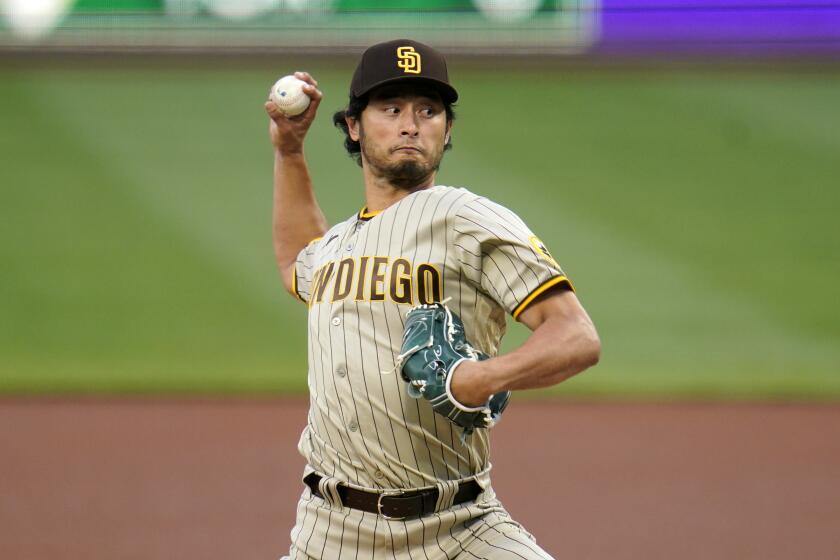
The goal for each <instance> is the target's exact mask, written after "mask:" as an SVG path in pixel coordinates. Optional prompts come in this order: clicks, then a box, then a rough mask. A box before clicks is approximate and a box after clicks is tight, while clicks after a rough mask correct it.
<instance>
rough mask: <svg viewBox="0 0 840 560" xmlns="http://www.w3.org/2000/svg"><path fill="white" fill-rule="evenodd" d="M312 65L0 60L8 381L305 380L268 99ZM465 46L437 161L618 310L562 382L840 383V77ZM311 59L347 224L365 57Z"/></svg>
mask: <svg viewBox="0 0 840 560" xmlns="http://www.w3.org/2000/svg"><path fill="white" fill-rule="evenodd" d="M303 65H304V64H303V63H301V62H300V61H295V60H283V59H280V60H277V61H275V62H274V63H273V64H271V65H268V64H265V63H251V64H248V65H245V64H243V65H234V64H227V65H224V67H222V68H221V69H214V68H211V67H210V66H209V64H207V63H203V64H197V65H194V66H186V65H184V64H180V65H177V66H167V65H165V64H163V63H154V62H149V61H146V62H143V63H134V64H129V65H128V66H125V67H122V68H121V69H116V68H117V66H116V65H110V66H102V65H98V66H97V65H93V66H91V65H90V64H88V63H76V64H74V65H65V66H61V65H58V64H57V63H52V64H50V65H48V66H44V65H42V66H33V67H29V68H27V67H23V66H21V65H20V64H15V65H12V64H8V63H7V64H5V65H2V66H0V157H2V165H1V166H0V224H2V225H0V228H1V229H0V234H2V235H0V256H2V272H0V306H1V307H0V355H2V359H1V360H0V393H6V394H21V393H103V392H104V393H123V392H126V393H169V392H176V393H185V392H189V393H216V392H230V393H259V392H264V391H294V392H301V391H305V388H306V382H305V377H306V373H305V372H306V351H305V328H304V320H305V313H306V309H305V307H304V306H303V305H302V304H300V303H297V302H296V301H294V300H292V299H291V298H290V297H288V296H287V295H286V294H285V293H284V291H283V289H282V286H281V284H280V282H279V279H278V276H277V274H276V272H275V268H274V264H273V260H272V249H271V240H270V204H271V165H272V158H271V149H270V146H269V143H268V140H267V134H266V126H267V123H266V117H265V115H264V113H263V111H262V102H263V99H264V98H265V96H266V92H267V89H268V87H269V86H270V85H271V83H272V81H273V80H274V79H275V78H276V77H277V76H278V75H280V74H282V73H286V71H288V70H292V69H295V68H297V67H301V66H303ZM451 66H452V68H451V72H452V75H453V79H454V80H455V83H456V85H457V86H458V87H459V90H460V91H461V102H460V103H459V107H458V118H457V122H456V128H455V133H454V138H453V140H454V145H455V147H454V149H453V150H452V151H451V152H450V153H449V154H448V155H447V156H446V158H445V159H444V166H443V168H442V170H441V174H440V177H439V179H440V182H441V183H445V184H450V185H457V186H466V187H468V188H470V189H471V190H474V191H477V192H480V193H483V194H486V195H487V196H489V197H491V198H493V199H495V200H497V201H499V202H501V203H503V204H506V205H508V206H510V207H511V208H513V209H515V210H516V211H517V212H518V213H519V214H520V215H521V216H522V217H523V218H524V219H525V220H526V221H527V222H528V223H529V224H530V225H531V227H532V228H533V229H534V230H535V232H536V233H537V235H539V236H540V237H541V238H542V239H543V240H544V241H545V242H546V243H547V245H548V247H549V248H550V249H551V251H552V253H553V254H554V255H555V256H556V257H557V259H558V260H559V261H560V262H561V264H563V265H564V268H565V269H566V271H567V273H568V274H569V275H570V276H571V277H572V279H573V280H574V281H575V283H576V286H577V288H578V293H579V297H580V298H581V300H582V301H583V303H584V305H585V306H586V307H587V309H588V310H589V311H590V314H591V315H592V317H593V319H594V320H595V322H596V325H597V326H598V327H599V330H600V334H601V337H602V340H603V357H602V362H601V364H600V365H599V366H598V367H597V368H596V369H595V370H592V371H591V372H587V373H586V374H584V375H582V376H580V377H579V378H575V379H573V380H571V381H569V382H567V383H564V384H561V385H559V386H557V387H556V388H554V389H553V390H551V391H550V392H551V393H556V394H559V395H568V396H575V397H579V396H609V397H617V398H618V397H631V398H636V397H652V398H663V397H665V398H670V397H712V398H768V397H769V398H809V399H836V398H838V397H840V343H838V342H840V303H838V299H836V297H837V296H836V294H835V292H836V284H837V281H838V278H840V227H838V225H837V224H838V215H840V164H838V162H840V135H838V134H837V130H836V123H837V122H838V121H840V106H838V104H837V99H838V98H840V75H814V74H788V75H785V74H778V75H771V74H766V73H765V74H746V75H745V74H736V73H733V72H729V73H714V72H708V71H707V72H704V73H702V74H698V73H694V74H690V73H675V72H667V73H666V72H649V73H642V72H638V73H623V74H616V73H612V74H607V73H594V72H588V73H587V72H580V71H578V72H564V71H559V70H545V69H540V68H536V67H535V68H532V69H531V70H528V71H519V72H515V71H513V70H510V69H508V70H500V71H497V72H496V73H493V74H491V73H489V72H488V71H487V70H486V69H485V70H482V69H479V68H471V67H469V66H465V65H463V64H452V65H451ZM306 67H307V68H308V69H310V70H311V71H312V72H313V74H315V75H316V76H317V77H318V78H319V80H320V82H321V85H322V89H323V90H324V92H325V93H326V99H325V101H324V104H323V105H322V113H321V115H320V119H319V120H318V121H317V122H316V124H315V126H314V128H313V130H312V132H311V134H310V138H309V140H308V145H307V154H308V157H309V162H310V165H311V168H312V172H313V176H314V179H315V181H316V187H317V190H318V193H319V200H320V202H321V204H322V206H323V208H324V210H325V212H326V214H327V216H328V218H329V219H330V220H331V221H333V222H334V221H337V220H340V219H344V218H346V217H347V216H348V215H350V214H351V213H353V212H355V211H357V210H358V209H359V207H361V205H362V204H363V202H364V201H363V199H362V186H361V175H360V173H359V171H358V168H356V166H355V164H354V163H353V162H352V161H351V160H349V159H348V158H347V157H346V156H345V155H344V153H343V149H342V147H341V138H340V136H339V133H338V132H337V131H335V130H334V129H332V127H331V125H330V119H329V116H330V114H331V112H332V111H333V110H335V109H338V108H339V107H340V106H342V104H343V102H344V101H345V99H346V93H345V92H346V89H347V83H348V82H349V72H350V71H351V70H352V63H351V62H348V63H347V64H346V65H344V67H342V69H341V70H337V69H336V68H337V66H334V65H326V64H324V63H318V64H316V63H311V64H306ZM525 336H527V331H526V330H525V329H524V328H523V327H521V326H519V325H513V326H511V328H510V334H509V336H508V338H507V339H506V343H505V349H511V348H513V347H515V345H516V344H518V343H520V342H521V341H522V340H523V339H524V338H525Z"/></svg>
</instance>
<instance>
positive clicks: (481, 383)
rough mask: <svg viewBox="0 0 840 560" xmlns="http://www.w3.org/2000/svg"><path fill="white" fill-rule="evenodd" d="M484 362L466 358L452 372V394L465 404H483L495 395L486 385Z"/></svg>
mask: <svg viewBox="0 0 840 560" xmlns="http://www.w3.org/2000/svg"><path fill="white" fill-rule="evenodd" d="M484 363H485V362H478V361H473V360H464V361H463V362H461V363H460V364H458V367H456V368H455V370H454V371H453V372H452V374H453V375H452V381H451V386H450V389H451V390H452V396H453V397H454V398H455V400H457V401H458V402H459V403H461V404H462V405H464V406H468V407H476V406H483V405H485V404H487V401H488V400H490V397H491V396H492V395H493V393H492V392H491V391H490V390H489V389H488V388H487V387H486V376H485V375H483V374H482V365H483V364H484Z"/></svg>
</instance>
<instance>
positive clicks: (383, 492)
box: [376, 490, 407, 521]
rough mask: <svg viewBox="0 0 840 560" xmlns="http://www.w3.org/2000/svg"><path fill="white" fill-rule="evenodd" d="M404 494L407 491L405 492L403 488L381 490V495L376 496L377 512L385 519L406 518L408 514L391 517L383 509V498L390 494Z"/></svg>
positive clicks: (398, 519) (397, 519) (396, 519)
mask: <svg viewBox="0 0 840 560" xmlns="http://www.w3.org/2000/svg"><path fill="white" fill-rule="evenodd" d="M403 494H405V492H403V491H402V490H384V491H382V492H380V493H379V497H378V498H376V513H378V514H379V515H381V516H382V517H384V518H385V519H392V520H395V521H402V520H403V519H406V517H407V516H405V515H403V516H402V517H391V516H390V515H387V514H386V513H385V512H383V511H382V498H385V497H388V496H402V495H403Z"/></svg>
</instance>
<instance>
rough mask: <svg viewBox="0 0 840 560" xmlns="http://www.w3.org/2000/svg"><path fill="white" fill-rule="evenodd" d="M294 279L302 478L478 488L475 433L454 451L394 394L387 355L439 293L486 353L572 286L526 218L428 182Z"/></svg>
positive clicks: (424, 415) (399, 392)
mask: <svg viewBox="0 0 840 560" xmlns="http://www.w3.org/2000/svg"><path fill="white" fill-rule="evenodd" d="M294 282H295V284H294V290H295V293H296V294H297V295H298V297H299V298H300V299H301V300H302V301H304V302H305V303H307V304H308V306H309V321H308V322H309V336H308V339H309V342H308V350H309V355H308V363H309V372H308V384H309V391H310V411H309V416H308V422H307V426H306V428H305V429H304V431H303V434H302V435H301V439H300V443H299V451H300V452H301V454H302V455H303V456H304V457H305V458H306V460H307V463H308V469H307V473H308V472H311V470H316V471H318V472H320V473H322V474H324V475H328V476H332V477H334V478H337V479H339V480H341V481H343V482H345V483H347V484H349V485H352V486H357V487H361V488H366V489H382V488H401V489H405V488H420V487H427V486H431V485H434V484H436V483H437V482H439V481H441V480H459V479H463V478H467V477H471V476H476V478H477V479H478V480H479V482H480V483H482V486H485V487H486V486H488V482H489V478H488V477H489V475H488V473H489V468H490V463H489V445H488V444H489V442H488V434H487V430H482V429H479V430H477V431H476V432H475V433H474V434H473V435H472V436H471V437H470V438H468V439H467V441H466V443H465V444H464V443H462V442H461V440H460V437H459V436H460V435H461V432H460V428H458V427H457V426H455V425H454V424H452V423H450V422H449V421H448V420H446V419H445V418H443V417H441V416H439V415H436V414H435V413H434V412H433V410H432V408H431V406H430V405H429V403H428V402H426V401H424V400H423V399H419V400H416V399H412V398H410V397H409V396H408V395H407V394H406V390H405V383H404V382H403V381H402V379H401V378H400V375H399V372H397V371H395V358H396V356H397V355H398V354H399V353H400V346H401V342H402V336H403V330H404V327H403V325H404V322H405V313H406V311H408V310H409V309H410V308H411V307H412V306H414V305H417V304H420V303H432V302H434V301H441V300H443V299H445V298H451V300H450V301H449V306H450V308H451V309H452V310H453V311H455V312H456V313H458V315H459V316H460V317H461V318H462V320H463V322H464V325H465V330H466V335H467V339H468V340H469V341H470V342H471V343H472V344H473V345H474V346H475V347H476V348H478V349H479V350H481V351H483V352H485V353H487V354H489V355H490V356H494V355H496V353H497V352H498V348H499V343H500V341H501V338H502V336H503V335H504V332H505V319H506V317H505V315H506V313H510V314H511V315H512V316H513V317H514V318H516V317H518V315H519V314H520V313H521V312H522V310H523V309H524V308H525V307H526V306H527V305H528V304H529V303H530V302H531V301H533V299H534V298H535V297H537V296H538V295H539V294H540V293H542V292H544V291H545V290H547V289H548V288H550V287H552V286H555V285H558V284H560V285H565V286H567V287H569V288H571V284H570V283H569V281H568V280H567V279H566V277H565V275H564V274H563V271H562V270H561V269H560V267H559V265H558V264H557V262H556V261H555V260H554V259H553V258H552V257H551V255H550V254H549V252H548V250H547V249H546V248H545V246H544V245H543V244H542V243H541V242H540V241H539V239H538V238H537V237H535V236H534V234H533V233H532V232H531V230H530V229H529V228H528V227H527V226H526V225H525V223H524V222H523V221H522V220H521V219H520V218H519V217H518V216H516V214H514V213H513V212H511V211H510V210H508V209H507V208H505V207H503V206H500V205H499V204H496V203H494V202H492V201H490V200H488V199H486V198H484V197H481V196H478V195H476V194H474V193H472V192H470V191H468V190H466V189H462V188H453V187H446V186H435V187H431V188H429V189H425V190H422V191H418V192H415V193H412V194H410V195H408V196H406V197H405V198H403V199H402V200H400V201H399V202H397V203H395V204H393V205H392V206H390V207H388V208H386V209H385V210H383V211H381V212H378V213H365V211H364V210H363V211H362V212H360V213H359V214H357V215H355V216H353V217H351V218H350V219H348V220H345V221H344V222H341V223H339V224H337V225H335V226H333V227H332V228H331V229H330V230H329V231H328V232H327V233H326V234H325V235H324V236H323V237H321V238H319V239H317V240H313V241H312V242H311V243H310V244H309V245H308V246H307V247H306V248H304V249H303V250H302V251H301V252H300V254H299V255H298V258H297V262H296V266H295V276H294Z"/></svg>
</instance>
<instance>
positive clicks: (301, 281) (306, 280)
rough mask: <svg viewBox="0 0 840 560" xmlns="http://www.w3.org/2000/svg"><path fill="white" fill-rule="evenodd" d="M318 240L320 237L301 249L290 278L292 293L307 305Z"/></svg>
mask: <svg viewBox="0 0 840 560" xmlns="http://www.w3.org/2000/svg"><path fill="white" fill-rule="evenodd" d="M320 239H321V238H320V237H316V238H315V239H313V240H312V241H310V242H309V244H308V245H307V246H306V247H304V248H303V249H301V251H300V253H298V256H297V260H296V261H295V272H294V275H293V276H292V291H293V292H294V293H295V295H296V296H297V298H298V299H299V300H300V301H302V302H304V303H309V295H310V291H311V289H312V273H313V270H314V268H315V266H314V261H315V249H316V248H317V247H318V240H320Z"/></svg>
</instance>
